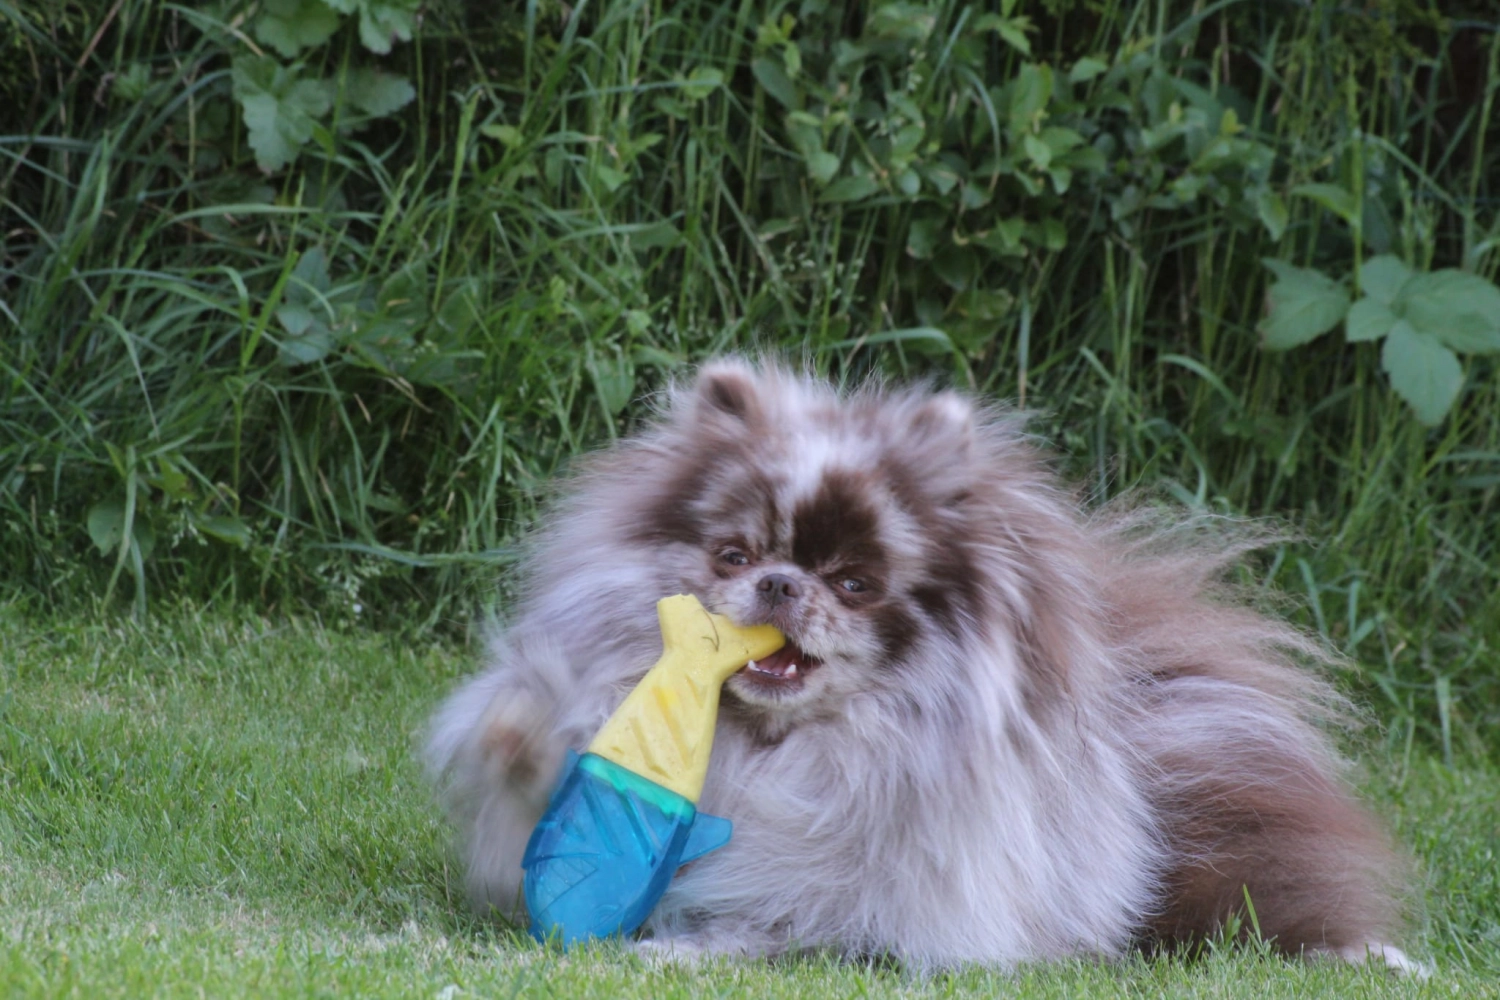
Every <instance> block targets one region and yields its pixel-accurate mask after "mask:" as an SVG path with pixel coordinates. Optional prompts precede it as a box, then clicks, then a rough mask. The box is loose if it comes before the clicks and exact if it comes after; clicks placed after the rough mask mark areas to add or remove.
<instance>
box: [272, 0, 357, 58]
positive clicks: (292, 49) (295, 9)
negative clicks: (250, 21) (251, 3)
mask: <svg viewBox="0 0 1500 1000" xmlns="http://www.w3.org/2000/svg"><path fill="white" fill-rule="evenodd" d="M338 26H339V16H338V15H337V14H336V13H334V12H333V11H332V10H331V9H330V8H329V6H328V4H326V3H324V2H323V0H264V3H263V5H262V7H261V14H260V16H259V17H258V18H256V19H255V37H256V39H258V40H259V41H260V42H262V43H263V44H265V45H269V46H271V48H273V49H275V50H276V51H277V52H280V53H281V54H282V55H283V56H285V57H286V58H288V59H292V58H294V57H296V55H297V53H299V52H301V51H302V50H303V49H310V48H312V47H313V46H316V45H322V44H323V43H324V42H326V41H328V39H329V38H331V37H332V36H333V33H334V32H335V31H337V30H338Z"/></svg>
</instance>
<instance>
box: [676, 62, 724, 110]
mask: <svg viewBox="0 0 1500 1000" xmlns="http://www.w3.org/2000/svg"><path fill="white" fill-rule="evenodd" d="M723 85H724V71H723V70H721V69H719V68H717V67H714V66H698V67H695V68H694V69H693V71H692V72H691V73H689V74H688V76H687V80H686V82H684V83H683V85H682V96H683V97H685V98H687V99H688V100H690V101H701V100H703V99H704V98H705V97H707V96H708V95H709V94H712V93H713V92H714V91H715V90H718V89H719V88H720V87H721V86H723Z"/></svg>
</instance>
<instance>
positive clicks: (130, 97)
mask: <svg viewBox="0 0 1500 1000" xmlns="http://www.w3.org/2000/svg"><path fill="white" fill-rule="evenodd" d="M150 86H151V67H150V66H149V65H147V64H146V63H143V62H134V63H131V64H130V68H129V69H127V70H126V71H125V72H123V73H121V74H119V75H118V76H116V77H115V81H114V83H112V84H111V85H110V88H109V92H110V93H111V94H112V95H114V96H115V97H116V98H118V99H119V100H122V101H139V100H140V99H141V98H143V97H145V96H146V91H147V89H148V88H149V87H150Z"/></svg>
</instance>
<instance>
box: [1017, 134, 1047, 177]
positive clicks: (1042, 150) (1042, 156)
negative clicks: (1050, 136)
mask: <svg viewBox="0 0 1500 1000" xmlns="http://www.w3.org/2000/svg"><path fill="white" fill-rule="evenodd" d="M1021 145H1022V146H1023V147H1025V149H1026V155H1027V157H1028V158H1029V159H1030V160H1031V162H1032V163H1033V164H1035V165H1036V167H1037V169H1039V170H1046V169H1047V167H1048V166H1050V165H1051V163H1052V147H1050V146H1048V145H1047V144H1046V143H1045V142H1043V141H1042V140H1041V139H1039V138H1038V137H1037V136H1034V135H1032V134H1030V133H1029V132H1028V133H1027V135H1026V138H1024V139H1022V140H1021Z"/></svg>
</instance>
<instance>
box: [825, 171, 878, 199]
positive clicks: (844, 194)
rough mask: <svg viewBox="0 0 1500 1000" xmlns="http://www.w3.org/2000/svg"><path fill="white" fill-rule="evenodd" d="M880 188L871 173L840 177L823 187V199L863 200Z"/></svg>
mask: <svg viewBox="0 0 1500 1000" xmlns="http://www.w3.org/2000/svg"><path fill="white" fill-rule="evenodd" d="M879 190H880V184H879V183H878V182H877V181H876V180H875V178H873V177H871V176H870V175H869V174H855V175H854V176H853V177H840V178H839V179H838V180H836V181H834V182H833V183H832V184H830V185H828V186H827V187H826V188H824V189H823V194H822V200H823V201H834V202H841V201H861V200H863V199H865V198H868V197H870V195H872V194H875V193H876V192H877V191H879Z"/></svg>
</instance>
